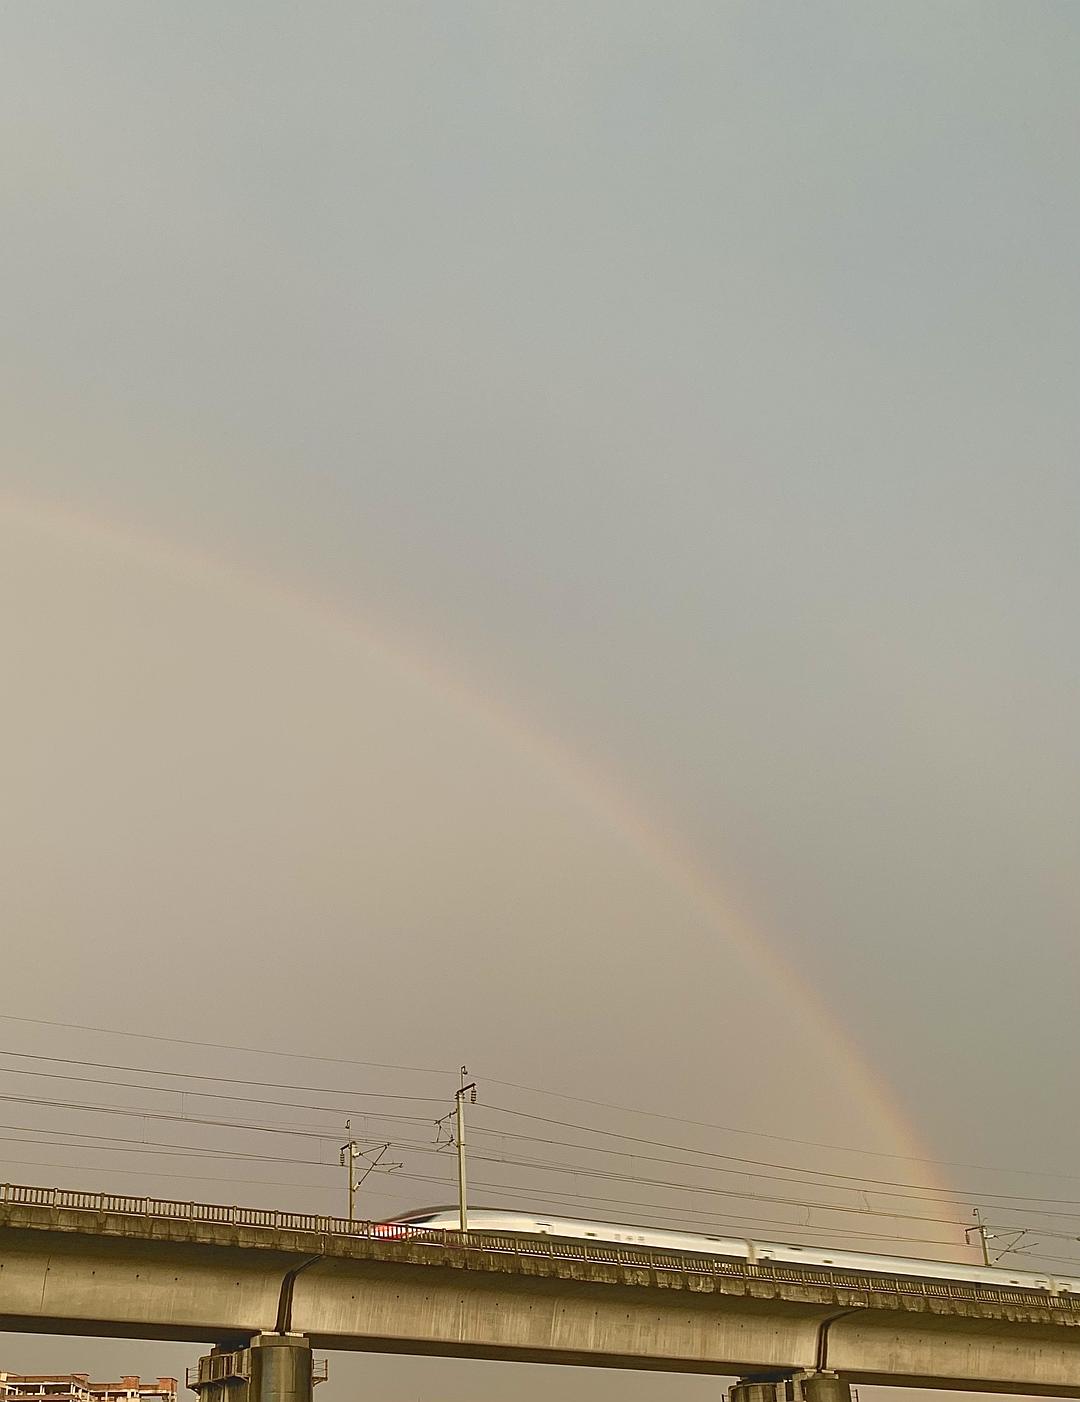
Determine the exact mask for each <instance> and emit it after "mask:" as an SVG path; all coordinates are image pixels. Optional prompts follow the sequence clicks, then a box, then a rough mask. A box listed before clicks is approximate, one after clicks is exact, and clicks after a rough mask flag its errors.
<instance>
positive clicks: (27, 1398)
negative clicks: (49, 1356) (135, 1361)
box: [0, 1372, 177, 1402]
mask: <svg viewBox="0 0 1080 1402" xmlns="http://www.w3.org/2000/svg"><path fill="white" fill-rule="evenodd" d="M176 1393H177V1383H176V1379H175V1378H155V1379H154V1380H153V1381H150V1380H148V1381H146V1382H143V1380H142V1378H140V1377H138V1376H136V1375H131V1376H127V1377H122V1378H121V1379H120V1380H119V1382H91V1380H90V1375H89V1373H5V1372H0V1402H177V1397H176Z"/></svg>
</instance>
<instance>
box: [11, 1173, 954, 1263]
mask: <svg viewBox="0 0 1080 1402" xmlns="http://www.w3.org/2000/svg"><path fill="white" fill-rule="evenodd" d="M0 1163H4V1164H18V1165H19V1166H21V1167H30V1168H62V1169H68V1170H71V1169H72V1167H73V1166H72V1165H71V1164H70V1163H58V1162H47V1161H43V1160H38V1159H9V1158H0ZM86 1169H87V1171H88V1172H94V1171H96V1172H105V1173H114V1174H115V1173H119V1174H122V1175H124V1176H129V1177H130V1176H136V1175H137V1176H139V1177H146V1178H167V1179H181V1180H183V1181H185V1182H195V1183H200V1182H201V1183H230V1184H232V1185H233V1186H247V1185H248V1184H251V1185H252V1186H260V1187H274V1188H300V1189H303V1190H304V1191H315V1192H324V1193H334V1192H335V1191H336V1190H335V1188H334V1186H333V1185H332V1184H325V1183H297V1182H286V1181H282V1180H280V1179H264V1178H254V1179H245V1180H241V1182H240V1183H239V1184H238V1182H237V1180H236V1179H234V1178H223V1177H221V1176H218V1175H213V1174H189V1173H173V1172H169V1171H167V1170H158V1169H149V1170H147V1169H142V1168H131V1169H125V1168H119V1167H117V1166H115V1165H111V1164H110V1165H109V1166H108V1167H107V1168H104V1169H94V1168H93V1167H92V1166H89V1165H87V1166H86ZM394 1177H395V1178H401V1179H405V1180H408V1181H411V1182H417V1183H430V1184H435V1185H437V1186H439V1187H445V1188H447V1189H448V1190H449V1189H450V1188H452V1186H453V1185H452V1183H450V1182H448V1181H447V1180H446V1179H443V1178H435V1177H432V1176H430V1175H424V1174H415V1173H413V1174H410V1173H395V1175H394ZM476 1186H477V1187H480V1188H491V1189H495V1190H498V1191H509V1192H511V1193H513V1194H518V1195H520V1193H521V1190H520V1189H515V1188H510V1187H508V1186H507V1185H503V1184H497V1183H485V1182H477V1184H476ZM371 1196H375V1194H371ZM379 1196H381V1197H383V1198H385V1197H386V1196H387V1195H386V1194H380V1195H379ZM578 1196H579V1197H580V1200H581V1201H586V1202H591V1203H607V1204H610V1205H618V1204H619V1203H620V1199H613V1198H604V1197H597V1196H591V1195H587V1194H582V1195H578ZM542 1200H543V1201H544V1202H545V1203H552V1202H555V1203H559V1202H562V1203H565V1204H568V1205H570V1206H571V1207H572V1208H573V1207H579V1203H570V1202H568V1199H567V1198H566V1197H565V1196H558V1197H548V1196H546V1195H545V1196H544V1197H543V1199H542ZM626 1205H629V1206H635V1207H636V1206H641V1205H642V1204H634V1203H627V1204H626ZM657 1216H660V1217H664V1218H666V1222H665V1223H662V1224H661V1228H662V1229H671V1228H670V1222H671V1221H672V1220H674V1221H676V1222H678V1223H680V1224H681V1227H682V1229H683V1230H684V1231H685V1230H686V1229H687V1227H688V1226H692V1225H693V1218H692V1217H688V1216H687V1215H686V1214H683V1215H681V1216H676V1215H675V1214H672V1213H668V1214H664V1213H657V1212H655V1211H653V1210H652V1209H649V1210H648V1212H647V1217H648V1218H650V1219H655V1218H656V1217H657ZM698 1216H699V1218H700V1214H698ZM390 1220H391V1221H392V1220H393V1218H392V1217H391V1218H390ZM740 1220H742V1221H744V1222H745V1223H749V1224H750V1225H756V1226H760V1225H769V1224H770V1219H765V1221H764V1222H762V1221H761V1219H758V1218H745V1219H740ZM771 1224H772V1225H778V1226H784V1227H787V1228H789V1229H790V1231H791V1232H792V1233H795V1234H800V1233H805V1232H811V1233H818V1232H823V1231H826V1230H827V1229H825V1228H816V1227H811V1226H804V1225H801V1224H797V1223H783V1222H779V1221H776V1220H775V1219H772V1222H771ZM637 1225H644V1226H648V1225H650V1222H649V1221H645V1222H641V1223H638V1224H637ZM710 1225H711V1226H712V1227H713V1228H714V1229H718V1228H722V1227H724V1226H725V1225H727V1224H726V1223H724V1222H721V1223H711V1224H710ZM676 1230H677V1229H676ZM731 1230H732V1233H733V1235H735V1236H736V1237H737V1238H738V1237H740V1231H741V1229H740V1228H735V1227H732V1228H731ZM848 1235H851V1236H856V1237H859V1238H865V1239H867V1240H872V1241H890V1242H902V1243H907V1244H912V1245H931V1246H941V1245H946V1244H948V1243H945V1242H942V1241H941V1239H940V1238H933V1237H909V1236H904V1235H897V1234H895V1233H888V1232H861V1231H856V1232H851V1233H848ZM740 1239H741V1238H740Z"/></svg>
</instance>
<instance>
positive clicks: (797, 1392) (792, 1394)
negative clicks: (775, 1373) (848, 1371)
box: [728, 1371, 852, 1402]
mask: <svg viewBox="0 0 1080 1402" xmlns="http://www.w3.org/2000/svg"><path fill="white" fill-rule="evenodd" d="M728 1402H852V1400H851V1385H850V1383H846V1382H844V1381H843V1379H842V1378H840V1377H838V1376H837V1375H836V1374H835V1373H830V1372H827V1371H822V1372H817V1373H794V1374H792V1376H791V1377H789V1378H769V1379H764V1378H740V1379H739V1381H738V1382H737V1383H736V1384H735V1386H734V1387H732V1388H729V1390H728Z"/></svg>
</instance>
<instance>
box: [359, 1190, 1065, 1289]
mask: <svg viewBox="0 0 1080 1402" xmlns="http://www.w3.org/2000/svg"><path fill="white" fill-rule="evenodd" d="M383 1225H385V1226H386V1227H389V1228H395V1227H399V1228H401V1229H402V1231H403V1233H404V1232H407V1231H408V1230H409V1229H412V1230H423V1231H456V1230H457V1227H458V1212H457V1208H456V1207H429V1208H425V1209H422V1210H418V1211H415V1212H409V1213H406V1214H404V1215H403V1216H401V1217H395V1218H394V1219H393V1220H392V1221H390V1222H387V1223H385V1224H383ZM469 1229H470V1231H477V1232H493V1233H497V1234H503V1233H510V1234H515V1233H520V1234H521V1235H522V1236H536V1237H556V1238H558V1239H559V1240H560V1241H572V1242H590V1241H594V1242H606V1243H610V1244H611V1245H613V1246H629V1247H634V1248H635V1249H637V1250H646V1251H647V1250H653V1251H671V1252H674V1253H677V1254H678V1253H686V1254H692V1255H697V1256H722V1257H724V1258H725V1259H726V1260H735V1261H748V1262H751V1263H755V1264H756V1263H758V1262H762V1261H776V1262H779V1263H782V1264H784V1265H792V1266H813V1267H816V1268H819V1269H820V1268H822V1267H824V1268H825V1269H829V1268H831V1269H833V1270H836V1271H850V1272H859V1273H862V1274H864V1275H879V1276H880V1275H893V1276H900V1277H903V1278H905V1279H908V1280H950V1281H957V1282H962V1283H964V1284H970V1285H996V1286H1002V1285H1011V1286H1015V1287H1018V1288H1020V1289H1022V1290H1042V1291H1045V1292H1046V1293H1047V1294H1050V1295H1062V1294H1070V1295H1080V1279H1078V1278H1075V1277H1072V1278H1070V1277H1062V1276H1051V1275H1044V1274H1043V1273H1042V1272H1039V1271H1018V1270H1016V1269H1015V1268H1013V1267H1012V1266H970V1265H963V1264H960V1263H958V1262H953V1261H927V1260H922V1259H920V1258H916V1257H907V1256H876V1255H872V1254H871V1253H869V1252H863V1251H847V1250H839V1249H836V1250H834V1249H833V1248H831V1247H825V1246H793V1245H791V1244H790V1243H786V1242H778V1241H751V1240H749V1239H748V1238H741V1237H724V1236H694V1235H692V1234H691V1233H689V1232H673V1231H667V1230H664V1229H663V1228H659V1227H633V1226H621V1225H619V1224H616V1223H612V1222H586V1221H579V1220H578V1219H576V1218H573V1217H556V1216H545V1217H530V1216H526V1215H524V1214H522V1213H518V1212H510V1211H508V1210H505V1209H500V1208H471V1209H470V1210H469Z"/></svg>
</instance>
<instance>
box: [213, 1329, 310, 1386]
mask: <svg viewBox="0 0 1080 1402" xmlns="http://www.w3.org/2000/svg"><path fill="white" fill-rule="evenodd" d="M325 1377H326V1371H325V1366H324V1367H323V1368H322V1369H321V1371H319V1373H318V1375H317V1376H316V1370H315V1368H314V1367H313V1365H312V1358H311V1343H310V1341H309V1340H308V1339H306V1338H305V1337H304V1335H303V1334H257V1335H256V1336H255V1338H253V1339H252V1340H251V1342H250V1343H249V1344H248V1346H247V1348H239V1349H231V1350H229V1349H220V1348H216V1349H214V1351H213V1353H208V1354H205V1355H204V1356H203V1357H202V1358H200V1359H199V1366H198V1369H197V1370H192V1371H190V1372H189V1374H188V1386H189V1387H190V1388H191V1389H192V1390H193V1391H194V1392H196V1393H197V1394H198V1397H199V1402H312V1389H313V1387H314V1385H315V1383H316V1382H322V1381H323V1379H324V1378H325Z"/></svg>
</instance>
